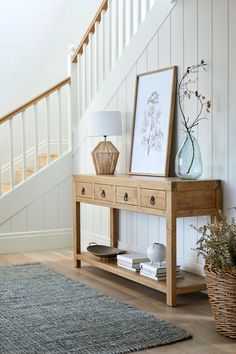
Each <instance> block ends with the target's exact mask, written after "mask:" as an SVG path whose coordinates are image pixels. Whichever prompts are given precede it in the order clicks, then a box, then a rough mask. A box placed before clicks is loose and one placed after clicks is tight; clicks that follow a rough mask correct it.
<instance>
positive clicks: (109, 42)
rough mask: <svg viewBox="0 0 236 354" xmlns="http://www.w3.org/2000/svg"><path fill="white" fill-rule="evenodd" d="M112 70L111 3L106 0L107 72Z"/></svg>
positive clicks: (109, 0)
mask: <svg viewBox="0 0 236 354" xmlns="http://www.w3.org/2000/svg"><path fill="white" fill-rule="evenodd" d="M111 68H112V1H111V0H108V71H110V70H111Z"/></svg>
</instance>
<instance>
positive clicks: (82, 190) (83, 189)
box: [81, 187, 85, 195]
mask: <svg viewBox="0 0 236 354" xmlns="http://www.w3.org/2000/svg"><path fill="white" fill-rule="evenodd" d="M81 194H82V195H85V188H84V187H83V188H82V189H81Z"/></svg>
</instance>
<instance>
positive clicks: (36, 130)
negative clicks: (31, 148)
mask: <svg viewBox="0 0 236 354" xmlns="http://www.w3.org/2000/svg"><path fill="white" fill-rule="evenodd" d="M34 141H35V171H36V172H37V171H38V169H39V150H38V104H37V103H36V104H35V105H34Z"/></svg>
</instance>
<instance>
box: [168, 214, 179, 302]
mask: <svg viewBox="0 0 236 354" xmlns="http://www.w3.org/2000/svg"><path fill="white" fill-rule="evenodd" d="M166 238H167V240H166V258H167V277H166V303H167V305H169V306H176V295H177V291H176V217H175V214H174V213H173V212H171V211H169V213H168V215H167V218H166Z"/></svg>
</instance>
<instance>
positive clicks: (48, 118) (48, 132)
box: [46, 96, 50, 165]
mask: <svg viewBox="0 0 236 354" xmlns="http://www.w3.org/2000/svg"><path fill="white" fill-rule="evenodd" d="M46 130H47V133H46V134H47V138H46V139H47V157H48V165H49V163H50V97H49V96H47V97H46Z"/></svg>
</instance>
